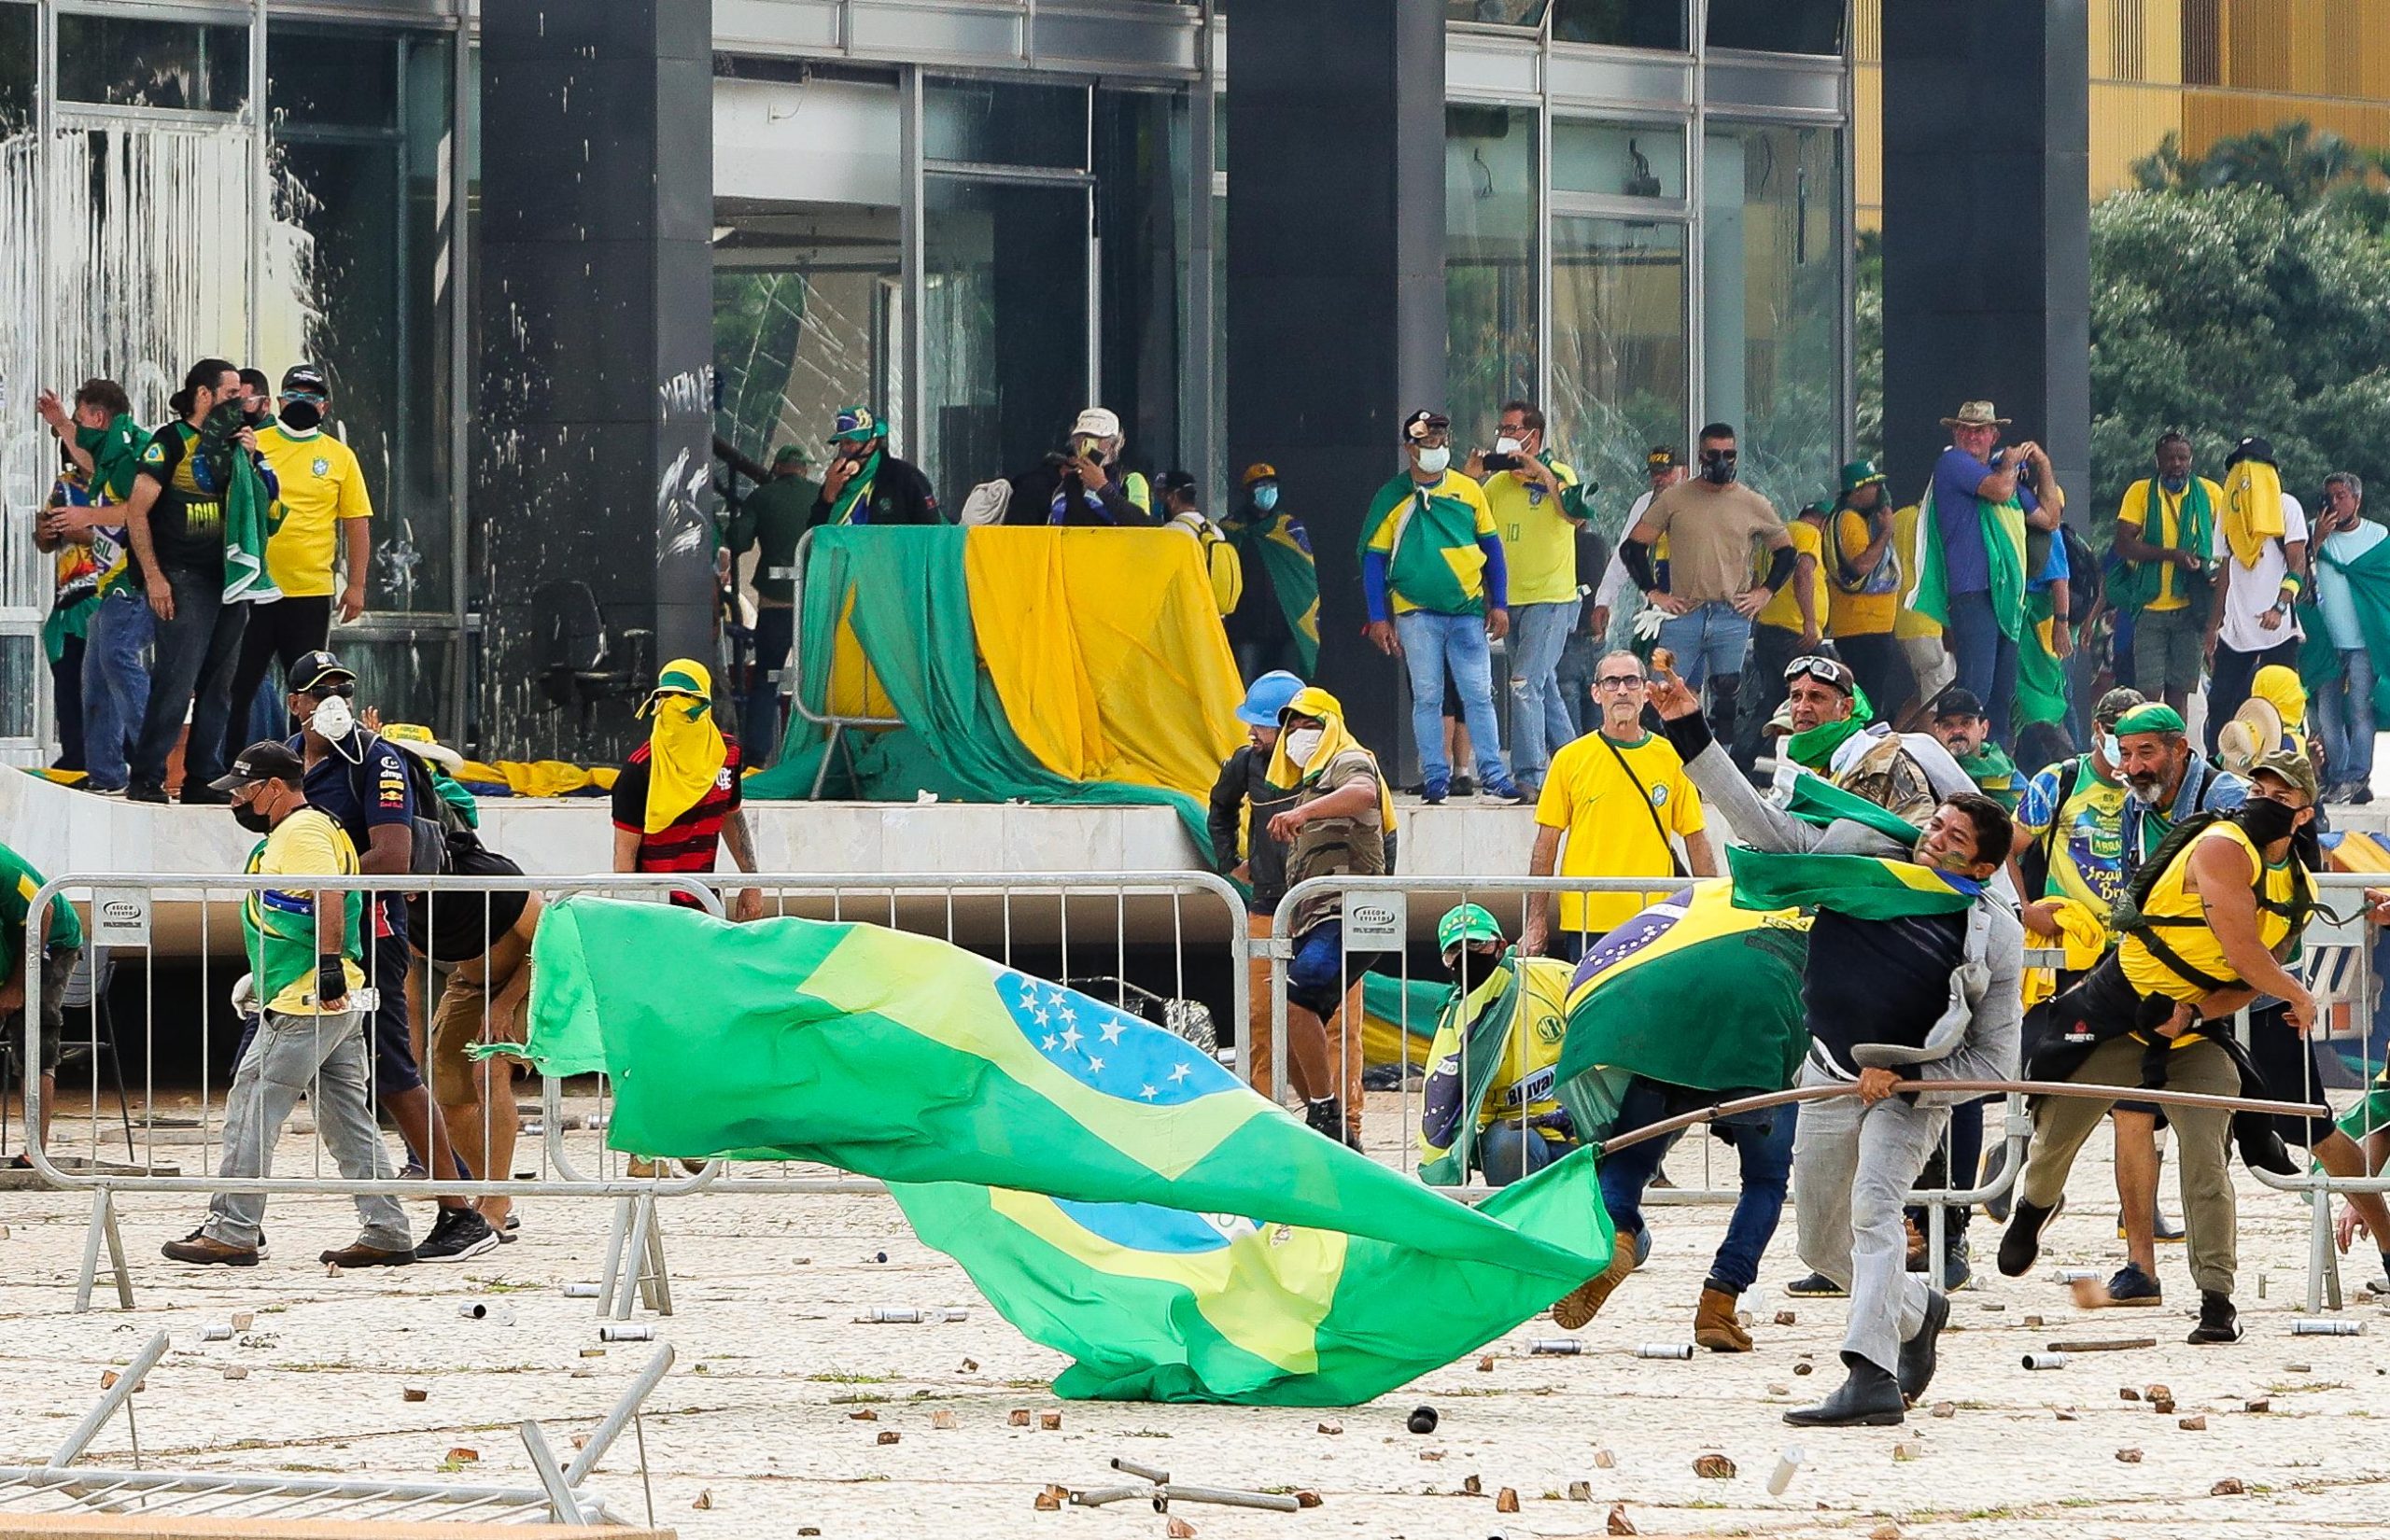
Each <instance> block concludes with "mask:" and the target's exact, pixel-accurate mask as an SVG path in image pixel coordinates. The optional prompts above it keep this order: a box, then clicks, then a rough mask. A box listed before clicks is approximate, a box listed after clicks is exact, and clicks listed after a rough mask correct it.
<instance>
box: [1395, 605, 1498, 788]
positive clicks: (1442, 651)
mask: <svg viewBox="0 0 2390 1540" xmlns="http://www.w3.org/2000/svg"><path fill="white" fill-rule="evenodd" d="M1394 632H1395V635H1396V637H1399V638H1400V640H1401V642H1402V662H1403V666H1405V667H1406V668H1408V669H1410V671H1411V735H1412V737H1413V739H1414V740H1415V741H1416V742H1417V744H1418V748H1419V776H1420V778H1421V779H1422V780H1424V781H1426V782H1427V791H1428V794H1429V795H1431V796H1441V795H1442V794H1443V793H1444V791H1446V790H1447V789H1448V788H1450V786H1451V785H1452V779H1453V763H1452V761H1451V760H1449V759H1447V758H1445V757H1444V670H1445V668H1447V667H1450V668H1451V669H1452V672H1453V682H1454V684H1455V685H1457V686H1458V687H1459V689H1460V714H1461V721H1464V722H1466V723H1468V724H1469V747H1470V748H1471V749H1474V750H1475V751H1476V754H1477V780H1478V784H1479V785H1481V786H1483V787H1484V788H1485V789H1486V790H1488V791H1506V790H1508V789H1509V787H1510V785H1511V772H1510V770H1509V769H1508V768H1507V767H1505V766H1504V764H1503V763H1502V727H1501V724H1500V723H1499V722H1498V721H1496V720H1495V717H1494V665H1493V655H1492V651H1491V649H1490V648H1489V646H1488V645H1487V643H1486V640H1485V618H1484V617H1483V616H1482V615H1439V614H1436V613H1434V612H1432V611H1430V610H1426V609H1413V610H1410V611H1408V612H1406V613H1404V614H1400V615H1397V616H1396V617H1395V618H1394Z"/></svg>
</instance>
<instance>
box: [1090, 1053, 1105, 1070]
mask: <svg viewBox="0 0 2390 1540" xmlns="http://www.w3.org/2000/svg"><path fill="white" fill-rule="evenodd" d="M1087 1072H1088V1073H1090V1074H1091V1075H1100V1074H1102V1073H1103V1072H1104V1060H1102V1059H1100V1058H1098V1057H1095V1056H1094V1055H1093V1054H1090V1055H1088V1056H1087Z"/></svg>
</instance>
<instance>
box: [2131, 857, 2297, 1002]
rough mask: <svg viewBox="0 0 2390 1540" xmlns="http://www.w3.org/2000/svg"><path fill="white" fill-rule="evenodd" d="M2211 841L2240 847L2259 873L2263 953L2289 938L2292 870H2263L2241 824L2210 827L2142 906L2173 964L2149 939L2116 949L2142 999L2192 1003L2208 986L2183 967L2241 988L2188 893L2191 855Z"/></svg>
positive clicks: (2136, 938) (2135, 937) (2134, 937)
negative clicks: (2261, 878)
mask: <svg viewBox="0 0 2390 1540" xmlns="http://www.w3.org/2000/svg"><path fill="white" fill-rule="evenodd" d="M2210 840H2226V841H2228V842H2230V843H2231V844H2234V845H2237V846H2239V847H2241V848H2242V850H2243V851H2244V852H2246V853H2247V855H2248V857H2249V860H2250V861H2252V862H2254V863H2255V864H2256V866H2258V867H2259V868H2262V869H2263V871H2264V873H2265V879H2264V881H2262V882H2261V883H2259V884H2258V885H2257V939H2258V940H2259V941H2261V942H2263V943H2264V944H2265V945H2266V949H2267V950H2269V951H2272V950H2274V949H2275V948H2277V947H2279V946H2280V945H2282V944H2283V942H2284V941H2285V940H2286V939H2288V937H2289V935H2290V913H2289V911H2290V906H2291V900H2292V899H2293V898H2294V897H2296V896H2297V894H2298V891H2299V883H2298V880H2297V871H2296V867H2295V864H2294V863H2293V862H2291V861H2285V862H2283V863H2282V864H2281V865H2279V866H2271V865H2267V864H2266V861H2265V858H2264V856H2263V855H2261V854H2260V853H2259V852H2258V849H2257V847H2256V843H2255V842H2254V841H2252V840H2251V839H2250V838H2249V836H2248V835H2247V834H2245V833H2242V831H2241V826H2240V825H2239V824H2237V823H2230V822H2225V823H2217V824H2213V825H2211V826H2209V827H2208V828H2207V829H2205V830H2202V831H2201V832H2200V836H2199V837H2198V838H2197V839H2194V840H2192V841H2191V842H2190V843H2189V844H2188V845H2186V846H2185V847H2183V848H2182V849H2180V850H2178V851H2176V852H2175V853H2174V859H2173V860H2172V861H2170V862H2168V863H2167V867H2166V870H2165V871H2164V872H2163V873H2161V874H2160V875H2159V876H2158V884H2157V886H2156V887H2155V888H2153V889H2150V894H2149V901H2148V902H2147V903H2144V904H2143V905H2142V906H2141V915H2142V918H2143V920H2144V922H2146V923H2148V924H2150V925H2152V926H2153V927H2154V928H2155V929H2156V931H2157V934H2156V937H2155V938H2154V939H2155V940H2156V941H2157V943H2158V945H2159V946H2162V947H2164V948H2165V949H2166V950H2167V951H2170V952H2172V954H2173V956H2172V959H2165V960H2161V959H2160V957H2159V954H2158V950H2157V949H2156V948H2154V947H2153V946H2152V945H2151V944H2150V943H2151V939H2152V938H2149V937H2144V936H2143V935H2140V934H2137V933H2131V932H2128V933H2127V934H2126V936H2125V938H2124V939H2123V940H2122V941H2121V942H2119V943H2118V944H2117V947H2116V958H2117V960H2118V962H2119V963H2121V964H2122V965H2123V968H2124V971H2125V978H2126V979H2127V980H2128V981H2129V982H2130V984H2131V985H2132V987H2134V988H2136V989H2138V990H2140V991H2141V992H2142V993H2143V994H2144V995H2164V996H2165V997H2167V998H2168V999H2169V1000H2178V1001H2197V1000H2199V999H2200V997H2201V996H2202V995H2205V994H2206V993H2207V992H2208V988H2209V986H2207V985H2204V984H2200V983H2199V982H2197V981H2194V980H2192V979H2189V978H2186V977H2185V976H2184V975H2183V973H2181V972H2180V971H2178V970H2179V967H2182V966H2187V967H2190V968H2194V969H2197V970H2198V971H2199V972H2200V973H2205V974H2207V975H2208V976H2209V977H2211V978H2214V979H2219V980H2222V981H2223V982H2224V983H2226V984H2228V985H2229V984H2234V983H2238V982H2240V980H2239V976H2238V975H2237V974H2236V973H2234V972H2233V968H2232V964H2231V963H2230V962H2228V961H2227V960H2226V959H2225V956H2224V946H2223V944H2222V943H2220V942H2218V941H2217V940H2216V939H2215V932H2214V931H2212V930H2210V929H2209V928H2208V924H2207V917H2206V911H2205V909H2204V908H2203V907H2202V906H2201V904H2200V896H2199V895H2198V894H2197V893H2194V892H2190V891H2188V890H2187V885H2188V883H2189V880H2190V871H2191V856H2192V853H2193V852H2195V851H2196V850H2198V849H2199V848H2200V847H2201V846H2203V845H2205V844H2207V843H2208V842H2209V841H2210Z"/></svg>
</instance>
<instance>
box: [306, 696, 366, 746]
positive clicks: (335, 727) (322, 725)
mask: <svg viewBox="0 0 2390 1540" xmlns="http://www.w3.org/2000/svg"><path fill="white" fill-rule="evenodd" d="M307 726H308V727H309V728H310V729H312V730H313V731H314V733H315V735H316V736H317V737H319V738H322V739H323V740H324V741H325V742H327V743H338V742H340V740H341V739H343V738H344V737H346V736H348V735H349V734H351V733H353V732H355V731H356V730H357V714H356V713H355V712H353V711H351V710H350V709H349V708H348V700H347V698H346V697H345V696H342V695H327V696H325V697H324V698H323V699H322V700H320V701H317V702H316V712H315V715H314V716H312V717H309V718H308V719H307Z"/></svg>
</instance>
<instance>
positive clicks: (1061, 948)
mask: <svg viewBox="0 0 2390 1540" xmlns="http://www.w3.org/2000/svg"><path fill="white" fill-rule="evenodd" d="M724 885H725V886H727V887H733V888H748V889H761V890H762V891H763V893H764V895H765V898H766V903H768V904H770V905H771V906H772V912H773V913H775V914H778V915H795V916H798V917H803V918H808V919H823V920H832V921H862V922H866V923H869V924H874V925H881V926H885V927H887V928H889V929H891V930H897V931H908V932H911V933H913V934H917V935H930V936H935V937H937V938H939V939H941V940H944V941H948V942H950V943H953V944H954V945H961V946H963V947H965V949H967V950H970V951H975V952H978V953H980V954H981V955H983V956H988V957H991V958H992V959H994V960H995V961H997V962H1000V963H1002V964H1004V965H1005V967H1018V966H1022V964H1023V963H1024V961H1026V960H1027V959H1026V958H1025V956H1024V954H1029V953H1036V954H1038V955H1040V956H1042V957H1051V958H1054V959H1059V960H1058V961H1057V963H1056V965H1055V966H1054V968H1053V981H1054V982H1057V983H1061V984H1064V985H1067V986H1069V987H1075V988H1077V989H1078V990H1079V992H1080V993H1082V994H1088V995H1092V996H1094V997H1095V998H1097V999H1099V1000H1107V1001H1110V1002H1111V1003H1112V1004H1113V1005H1114V1006H1115V1007H1116V1008H1118V1009H1119V1010H1122V1011H1124V1012H1126V1013H1127V1014H1129V1015H1143V1016H1145V1017H1146V1019H1147V1020H1149V1021H1152V1022H1153V1024H1154V1025H1156V1026H1160V1027H1162V1028H1164V1029H1169V1030H1174V1031H1177V1032H1178V1033H1179V1035H1181V1036H1185V1037H1188V1039H1189V1040H1190V1041H1192V1042H1194V1043H1196V1044H1197V1045H1198V1046H1199V1047H1202V1048H1204V1049H1206V1050H1207V1051H1212V1050H1215V1049H1216V1044H1217V1022H1216V1017H1213V1016H1212V1015H1211V1014H1210V1007H1209V1005H1208V1004H1207V1003H1205V1002H1204V1001H1203V1000H1202V996H1203V995H1205V994H1207V993H1208V994H1210V995H1212V997H1213V998H1214V999H1219V998H1222V997H1221V994H1220V990H1221V989H1222V988H1224V989H1225V998H1226V1000H1227V1001H1228V1002H1229V1010H1230V1014H1231V1019H1232V1020H1233V1021H1234V1022H1236V1023H1237V1026H1238V1037H1239V1040H1240V1042H1242V1040H1243V1038H1244V1022H1245V1021H1246V1020H1248V1019H1250V1016H1251V1005H1250V997H1249V995H1248V977H1247V973H1248V970H1247V968H1246V962H1245V959H1246V945H1245V906H1244V896H1243V895H1242V894H1240V893H1239V892H1238V891H1237V889H1236V888H1235V886H1234V885H1233V884H1231V883H1230V882H1229V881H1227V880H1226V879H1225V878H1223V877H1219V876H1216V875H1213V874H1211V873H1209V872H1196V871H1185V872H1055V873H1017V872H954V873H915V874H892V875H884V876H880V875H873V876H863V875H832V876H825V875H821V874H818V873H763V874H759V875H753V876H738V877H734V878H729V879H725V883H724ZM1132 931H1133V932H1137V934H1132ZM1215 932H1216V933H1215ZM1156 934H1159V935H1160V938H1161V939H1160V940H1153V939H1140V936H1144V937H1151V936H1154V935H1156ZM1164 948H1166V955H1165V956H1163V957H1161V958H1160V959H1154V958H1152V957H1151V956H1150V955H1149V954H1151V953H1152V952H1154V951H1156V950H1157V949H1164ZM1215 949H1216V960H1217V962H1218V963H1220V964H1222V965H1224V966H1225V969H1226V973H1227V978H1226V979H1225V981H1223V983H1220V984H1214V983H1212V982H1211V981H1209V980H1206V979H1204V978H1202V976H1200V975H1201V973H1202V965H1201V963H1200V961H1198V965H1197V968H1196V969H1195V970H1194V973H1193V975H1192V976H1190V970H1189V966H1188V965H1189V963H1190V961H1197V960H1198V959H1200V958H1201V957H1202V955H1204V954H1205V953H1209V952H1214V951H1215ZM1024 971H1026V972H1033V970H1030V969H1026V968H1024ZM1138 974H1142V975H1143V976H1144V977H1145V978H1146V979H1147V980H1148V981H1149V982H1148V983H1146V984H1140V983H1138V982H1137V980H1136V977H1134V976H1132V975H1138ZM1040 976H1043V975H1040ZM1157 1015H1159V1016H1160V1019H1156V1016H1157ZM758 1164H766V1165H767V1164H770V1163H758V1162H746V1161H740V1162H728V1161H714V1162H711V1163H710V1164H709V1165H708V1166H707V1167H706V1169H705V1170H704V1171H703V1172H702V1173H701V1177H700V1179H699V1180H698V1181H697V1182H696V1183H695V1184H694V1185H693V1186H692V1187H691V1189H690V1190H691V1191H694V1192H701V1193H723V1194H728V1193H739V1194H752V1193H878V1192H884V1191H886V1186H885V1184H884V1183H880V1182H879V1181H877V1180H875V1179H872V1178H867V1177H857V1176H851V1175H846V1174H843V1173H839V1174H813V1173H793V1172H791V1171H789V1170H787V1169H782V1170H780V1171H779V1172H777V1173H776V1174H771V1175H761V1174H752V1175H751V1174H744V1173H746V1172H748V1171H749V1170H750V1169H752V1167H754V1166H756V1165H758ZM658 1196H668V1194H663V1193H659V1195H658Z"/></svg>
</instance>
